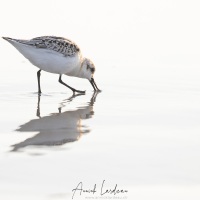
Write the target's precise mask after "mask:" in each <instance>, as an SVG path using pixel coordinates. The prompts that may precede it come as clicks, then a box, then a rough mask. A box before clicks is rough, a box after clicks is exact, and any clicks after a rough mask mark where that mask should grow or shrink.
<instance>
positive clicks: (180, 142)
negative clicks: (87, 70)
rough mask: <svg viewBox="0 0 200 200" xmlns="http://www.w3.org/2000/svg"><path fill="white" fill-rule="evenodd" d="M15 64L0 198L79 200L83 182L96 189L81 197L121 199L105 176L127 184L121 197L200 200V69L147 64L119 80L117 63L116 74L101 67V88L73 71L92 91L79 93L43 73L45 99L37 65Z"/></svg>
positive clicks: (4, 122)
mask: <svg viewBox="0 0 200 200" xmlns="http://www.w3.org/2000/svg"><path fill="white" fill-rule="evenodd" d="M16 62H19V63H17V66H18V67H19V68H14V67H13V66H10V67H9V66H8V67H7V68H6V67H5V68H1V70H3V72H2V73H1V76H2V78H1V94H0V101H1V103H0V109H1V114H0V119H1V132H0V141H1V147H0V158H1V166H0V168H1V170H0V177H1V179H0V183H1V193H0V194H1V197H2V199H13V198H14V199H27V198H28V199H71V198H72V195H73V193H72V189H74V188H75V187H76V186H77V185H78V183H79V182H82V183H83V188H84V189H93V188H94V184H97V189H96V190H97V192H96V194H95V195H93V194H91V193H83V194H81V195H80V194H79V193H76V194H75V199H85V198H91V197H98V198H99V199H100V198H103V197H104V198H106V197H110V198H114V197H113V195H111V194H108V195H104V196H101V195H100V188H101V185H102V182H103V180H105V184H104V188H106V189H108V188H111V189H114V187H115V185H116V184H117V187H118V188H119V189H124V190H128V193H127V194H126V193H125V194H118V197H120V198H126V199H132V198H136V199H145V198H147V197H149V198H152V199H153V198H157V199H159V198H163V194H164V196H165V197H166V199H167V198H170V197H171V196H173V197H174V199H175V198H180V197H181V198H182V199H184V198H185V199H187V198H188V197H191V196H192V197H194V198H193V199H195V198H197V197H199V196H198V195H199V192H198V191H199V180H200V173H199V165H200V162H199V152H200V142H199V141H200V140H199V139H200V138H199V137H200V136H199V130H200V125H199V111H200V106H199V100H200V97H199V96H200V92H199V90H198V88H197V83H199V82H198V81H199V80H198V78H195V75H193V76H192V78H191V77H190V73H191V71H192V70H193V71H195V70H196V71H197V70H199V69H197V68H195V67H193V68H187V67H185V68H182V71H181V73H180V71H179V70H180V68H179V67H176V68H170V67H169V66H168V67H165V66H161V67H162V70H161V69H160V66H154V67H151V71H150V70H148V66H143V67H142V66H140V68H139V67H138V68H137V67H136V68H135V69H136V70H135V71H134V72H135V73H131V74H127V75H126V77H121V76H120V75H121V74H120V68H121V66H116V67H113V68H111V69H110V71H109V70H107V72H108V74H112V71H114V74H115V76H112V79H111V78H110V77H109V76H106V75H105V76H104V80H102V79H100V78H99V79H98V77H100V76H101V73H100V74H99V75H98V74H97V77H96V81H97V83H98V85H99V87H100V88H101V89H102V90H103V92H101V93H98V94H95V93H93V92H92V87H91V86H90V84H89V83H87V81H84V80H79V79H70V78H68V79H67V77H65V81H67V80H69V81H71V84H72V85H73V86H74V87H75V86H76V88H80V89H83V88H85V89H86V90H87V93H86V95H79V96H75V97H74V96H72V93H71V91H69V90H68V89H67V88H65V87H63V86H62V85H60V84H59V83H58V81H57V78H58V77H57V75H51V74H48V73H45V72H43V73H42V77H41V83H42V90H43V93H42V95H41V96H38V95H37V93H36V92H35V91H36V90H37V80H36V71H37V70H36V69H35V68H34V67H33V66H31V64H29V63H28V62H25V63H21V61H16ZM4 64H5V63H4ZM10 69H12V72H10ZM18 69H20V71H19V70H18ZM27 69H28V70H27ZM126 69H127V70H128V69H130V67H128V66H127V68H126ZM6 70H8V71H7V72H6ZM163 71H164V72H166V73H163ZM155 72H157V75H155V74H154V73H155ZM172 72H173V74H172ZM22 73H23V74H22ZM5 74H9V75H10V76H11V77H13V76H14V77H18V76H19V77H20V79H13V78H11V79H9V78H8V77H6V76H4V75H5ZM182 74H187V76H182ZM158 191H159V192H158Z"/></svg>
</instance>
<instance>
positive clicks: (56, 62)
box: [3, 36, 100, 93]
mask: <svg viewBox="0 0 200 200" xmlns="http://www.w3.org/2000/svg"><path fill="white" fill-rule="evenodd" d="M3 39H5V40H7V41H8V42H9V43H11V44H12V45H13V46H14V47H15V48H16V49H17V50H18V51H19V52H20V53H21V54H22V55H23V56H24V57H25V58H27V59H28V60H29V61H30V62H31V63H32V64H33V65H35V66H36V67H38V68H39V71H38V72H37V80H38V93H41V87H40V75H41V71H42V70H44V71H46V72H50V73H55V74H59V79H58V80H59V82H60V83H61V84H63V85H65V86H66V87H68V88H69V89H71V90H72V91H73V93H75V92H78V93H85V91H81V90H76V89H74V88H73V87H71V86H69V85H67V84H66V83H64V82H63V81H62V79H61V77H62V75H63V74H65V75H68V76H75V77H79V78H85V79H88V80H89V81H90V83H91V85H92V87H93V88H94V90H95V91H100V90H99V88H98V87H97V85H96V83H95V81H94V78H93V75H94V72H95V66H94V64H93V62H92V61H91V60H90V59H88V58H84V57H82V54H81V51H80V48H79V47H78V46H77V45H76V44H75V43H74V42H72V41H71V40H68V39H66V38H63V37H55V36H42V37H36V38H33V39H31V40H21V39H13V38H9V37H3Z"/></svg>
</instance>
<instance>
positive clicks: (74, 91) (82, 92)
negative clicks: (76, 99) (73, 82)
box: [73, 90, 85, 94]
mask: <svg viewBox="0 0 200 200" xmlns="http://www.w3.org/2000/svg"><path fill="white" fill-rule="evenodd" d="M76 92H77V93H80V94H85V91H82V90H73V94H75V93H76Z"/></svg>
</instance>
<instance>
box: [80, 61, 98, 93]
mask: <svg viewBox="0 0 200 200" xmlns="http://www.w3.org/2000/svg"><path fill="white" fill-rule="evenodd" d="M81 68H82V73H81V74H82V77H83V78H86V79H88V80H89V81H90V83H91V85H92V87H93V88H94V90H95V91H101V90H99V89H98V87H97V85H96V83H95V81H94V78H93V76H94V72H95V66H94V63H93V62H92V61H91V60H90V59H88V58H83V61H82V66H81Z"/></svg>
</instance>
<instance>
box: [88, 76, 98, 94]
mask: <svg viewBox="0 0 200 200" xmlns="http://www.w3.org/2000/svg"><path fill="white" fill-rule="evenodd" d="M90 83H91V85H92V87H93V88H94V91H97V92H101V90H100V89H99V88H98V87H97V84H96V83H95V81H94V78H91V80H90Z"/></svg>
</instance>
